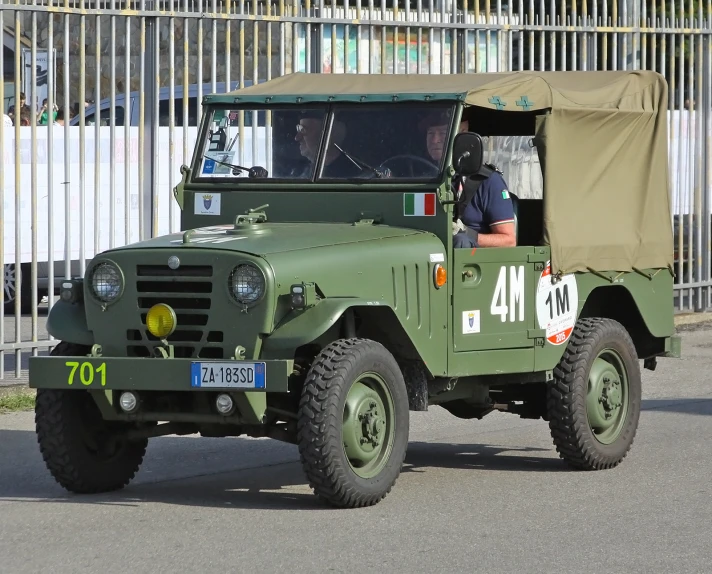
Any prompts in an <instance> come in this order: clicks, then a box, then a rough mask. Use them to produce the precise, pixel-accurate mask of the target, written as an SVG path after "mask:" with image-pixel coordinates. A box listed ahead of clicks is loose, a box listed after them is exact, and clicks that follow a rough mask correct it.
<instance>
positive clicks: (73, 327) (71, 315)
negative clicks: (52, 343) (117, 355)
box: [47, 299, 94, 346]
mask: <svg viewBox="0 0 712 574" xmlns="http://www.w3.org/2000/svg"><path fill="white" fill-rule="evenodd" d="M47 332H48V333H49V334H50V335H52V336H53V337H54V338H55V339H59V340H60V341H66V342H67V343H75V344H77V345H88V346H91V345H93V344H94V333H92V332H91V331H90V330H89V327H88V326H87V316H86V312H85V311H84V305H80V304H79V303H65V302H64V301H62V300H61V299H60V300H59V301H57V302H56V303H55V304H54V305H53V306H52V310H51V311H50V312H49V315H48V317H47Z"/></svg>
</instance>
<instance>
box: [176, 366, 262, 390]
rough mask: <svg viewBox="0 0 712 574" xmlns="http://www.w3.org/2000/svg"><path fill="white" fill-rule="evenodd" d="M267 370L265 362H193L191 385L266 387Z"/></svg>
mask: <svg viewBox="0 0 712 574" xmlns="http://www.w3.org/2000/svg"><path fill="white" fill-rule="evenodd" d="M265 371H266V365H265V364H264V363H234V362H233V363H191V364H190V386H191V387H198V388H206V387H207V388H221V389H224V388H227V389H264V388H265Z"/></svg>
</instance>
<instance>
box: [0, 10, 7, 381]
mask: <svg viewBox="0 0 712 574" xmlns="http://www.w3.org/2000/svg"><path fill="white" fill-rule="evenodd" d="M0 30H5V11H4V10H0ZM4 77H5V50H4V49H3V50H0V78H4ZM0 102H2V111H3V114H4V113H5V82H4V81H0ZM4 120H5V118H4V117H3V121H2V122H0V158H1V159H2V162H3V173H2V175H0V221H3V222H4V221H5V173H6V172H5V121H4ZM0 269H2V276H3V285H2V289H0V379H4V378H5V351H4V350H3V349H2V345H4V344H5V286H6V285H5V281H6V280H7V277H6V275H5V273H6V270H5V230H4V229H2V230H0Z"/></svg>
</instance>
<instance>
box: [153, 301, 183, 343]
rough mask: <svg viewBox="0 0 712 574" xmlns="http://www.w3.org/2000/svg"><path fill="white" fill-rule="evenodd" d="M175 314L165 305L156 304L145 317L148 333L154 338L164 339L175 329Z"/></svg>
mask: <svg viewBox="0 0 712 574" xmlns="http://www.w3.org/2000/svg"><path fill="white" fill-rule="evenodd" d="M176 323H177V320H176V314H175V311H173V309H171V308H170V307H169V306H168V305H166V304H165V303H158V305H154V306H153V307H151V308H150V309H149V310H148V314H147V315H146V327H148V332H149V333H151V335H153V336H154V337H158V338H159V339H165V338H166V337H168V335H170V334H171V333H172V332H173V331H175V328H176Z"/></svg>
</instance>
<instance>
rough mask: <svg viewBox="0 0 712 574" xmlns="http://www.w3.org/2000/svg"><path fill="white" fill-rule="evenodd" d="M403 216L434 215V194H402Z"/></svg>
mask: <svg viewBox="0 0 712 574" xmlns="http://www.w3.org/2000/svg"><path fill="white" fill-rule="evenodd" d="M403 215H435V194H434V193H404V194H403Z"/></svg>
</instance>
